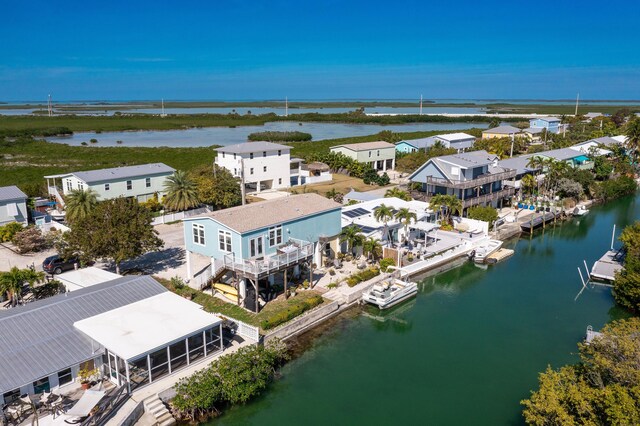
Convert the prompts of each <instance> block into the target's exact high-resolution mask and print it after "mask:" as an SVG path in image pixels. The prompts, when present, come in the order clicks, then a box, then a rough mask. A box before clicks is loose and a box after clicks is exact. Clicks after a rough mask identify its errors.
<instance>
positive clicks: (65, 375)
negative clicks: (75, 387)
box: [58, 368, 73, 386]
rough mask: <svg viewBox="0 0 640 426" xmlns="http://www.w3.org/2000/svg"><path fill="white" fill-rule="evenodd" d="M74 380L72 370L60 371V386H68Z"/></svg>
mask: <svg viewBox="0 0 640 426" xmlns="http://www.w3.org/2000/svg"><path fill="white" fill-rule="evenodd" d="M72 380H73V376H72V375H71V369H70V368H67V369H66V370H62V371H58V386H62V385H66V384H67V383H70V382H71V381H72Z"/></svg>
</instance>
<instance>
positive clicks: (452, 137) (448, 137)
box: [435, 133, 476, 142]
mask: <svg viewBox="0 0 640 426" xmlns="http://www.w3.org/2000/svg"><path fill="white" fill-rule="evenodd" d="M435 137H436V138H438V139H443V140H445V141H449V142H456V141H460V140H467V139H475V138H476V137H475V136H472V135H468V134H466V133H445V134H443V135H436V136H435Z"/></svg>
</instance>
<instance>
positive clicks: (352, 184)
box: [290, 173, 380, 195]
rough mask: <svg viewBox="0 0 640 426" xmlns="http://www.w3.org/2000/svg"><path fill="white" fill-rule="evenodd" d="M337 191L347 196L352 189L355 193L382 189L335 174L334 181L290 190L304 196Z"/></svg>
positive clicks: (360, 180)
mask: <svg viewBox="0 0 640 426" xmlns="http://www.w3.org/2000/svg"><path fill="white" fill-rule="evenodd" d="M332 189H335V190H336V191H337V192H341V193H343V194H346V193H347V192H349V191H350V190H351V189H354V190H355V191H359V192H362V191H371V190H372V189H380V187H379V186H378V185H366V184H365V183H364V182H363V181H362V179H358V178H355V177H351V176H347V175H342V174H338V173H334V174H333V180H332V181H330V182H321V183H313V184H309V185H302V186H295V187H293V188H291V189H290V192H294V191H295V192H296V193H298V194H302V193H303V192H317V193H318V194H321V195H324V194H325V193H327V192H328V191H330V190H332Z"/></svg>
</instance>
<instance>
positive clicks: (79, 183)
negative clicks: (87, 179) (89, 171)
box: [78, 182, 84, 191]
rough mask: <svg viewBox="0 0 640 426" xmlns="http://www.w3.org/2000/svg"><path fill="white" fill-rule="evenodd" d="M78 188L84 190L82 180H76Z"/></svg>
mask: <svg viewBox="0 0 640 426" xmlns="http://www.w3.org/2000/svg"><path fill="white" fill-rule="evenodd" d="M78 189H79V190H80V191H84V185H83V184H82V182H78Z"/></svg>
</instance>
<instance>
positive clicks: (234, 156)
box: [233, 152, 236, 160]
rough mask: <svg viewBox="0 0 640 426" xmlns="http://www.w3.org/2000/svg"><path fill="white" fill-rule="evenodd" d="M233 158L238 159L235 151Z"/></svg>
mask: <svg viewBox="0 0 640 426" xmlns="http://www.w3.org/2000/svg"><path fill="white" fill-rule="evenodd" d="M233 159H234V160H235V159H236V153H235V152H234V153H233Z"/></svg>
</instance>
